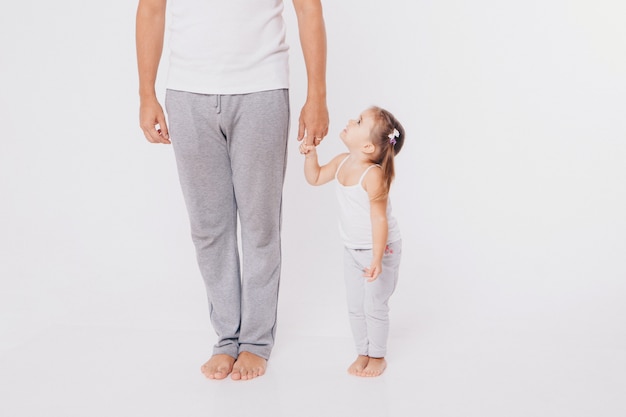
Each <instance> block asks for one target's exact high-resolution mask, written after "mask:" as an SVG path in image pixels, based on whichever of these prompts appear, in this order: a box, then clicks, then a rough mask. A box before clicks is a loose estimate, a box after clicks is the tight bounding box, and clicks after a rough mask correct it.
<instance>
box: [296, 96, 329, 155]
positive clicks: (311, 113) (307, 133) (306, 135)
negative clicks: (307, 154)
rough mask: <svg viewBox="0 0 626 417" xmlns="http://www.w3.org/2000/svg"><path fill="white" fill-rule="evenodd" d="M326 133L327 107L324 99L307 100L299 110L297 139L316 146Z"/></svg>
mask: <svg viewBox="0 0 626 417" xmlns="http://www.w3.org/2000/svg"><path fill="white" fill-rule="evenodd" d="M327 134H328V108H327V107H326V101H325V100H311V99H309V100H307V101H306V103H304V106H303V107H302V110H301V112H300V119H299V121H298V140H299V141H300V140H303V139H304V144H305V145H307V146H311V145H314V146H317V145H319V144H320V143H321V142H322V139H324V137H325V136H326V135H327Z"/></svg>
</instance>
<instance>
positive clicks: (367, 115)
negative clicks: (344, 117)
mask: <svg viewBox="0 0 626 417" xmlns="http://www.w3.org/2000/svg"><path fill="white" fill-rule="evenodd" d="M373 127H374V117H373V115H372V113H371V111H365V112H363V113H361V115H360V116H359V118H358V119H356V120H349V121H348V125H347V126H346V128H345V129H343V130H342V131H341V133H340V134H339V137H340V138H341V140H342V141H343V143H344V144H345V145H346V146H347V147H348V149H349V150H353V149H360V148H362V147H363V146H364V145H367V144H368V143H371V142H372V141H371V134H372V128H373Z"/></svg>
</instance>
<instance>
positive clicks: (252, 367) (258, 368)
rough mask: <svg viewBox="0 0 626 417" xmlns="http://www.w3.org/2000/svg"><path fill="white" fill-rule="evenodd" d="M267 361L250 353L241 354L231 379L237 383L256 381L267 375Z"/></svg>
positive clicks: (234, 366)
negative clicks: (239, 381)
mask: <svg viewBox="0 0 626 417" xmlns="http://www.w3.org/2000/svg"><path fill="white" fill-rule="evenodd" d="M265 368H267V361H266V360H265V359H263V358H262V357H260V356H257V355H255V354H254V353H250V352H241V353H240V354H239V357H238V358H237V360H236V361H235V364H234V365H233V371H232V374H231V375H230V377H231V378H232V379H234V380H235V381H238V380H244V381H245V380H248V379H254V378H256V377H259V376H262V375H263V374H265Z"/></svg>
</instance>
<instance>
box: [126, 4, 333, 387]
mask: <svg viewBox="0 0 626 417" xmlns="http://www.w3.org/2000/svg"><path fill="white" fill-rule="evenodd" d="M166 3H167V0H139V5H138V9H137V26H136V29H137V33H136V40H137V62H138V69H139V95H140V102H141V104H140V125H141V128H142V130H143V133H144V135H145V136H146V139H147V140H148V141H149V142H152V143H166V144H169V143H172V145H173V149H174V154H175V157H176V164H177V167H178V174H179V179H180V184H181V189H182V193H183V197H184V199H185V203H186V206H187V211H188V214H189V222H190V227H191V235H192V239H193V242H194V244H195V247H196V255H197V260H198V265H199V269H200V272H201V274H202V277H203V280H204V283H205V286H206V291H207V297H208V302H209V311H210V317H211V323H212V326H213V329H214V330H215V332H216V334H217V343H216V344H215V346H214V347H213V352H212V356H211V358H210V359H209V360H208V361H207V362H206V363H205V364H204V365H203V366H202V372H203V373H204V374H205V375H206V376H207V377H208V378H211V379H223V378H226V376H228V375H229V374H230V375H231V378H232V379H235V380H240V379H243V380H245V379H252V378H255V377H257V376H260V375H263V374H264V372H265V369H266V366H267V360H268V358H269V356H270V353H271V350H272V347H273V345H274V336H275V329H276V311H277V299H278V284H279V279H280V267H281V258H280V256H281V250H280V249H281V248H280V219H281V202H282V187H283V180H284V174H285V163H286V157H287V137H288V133H289V117H290V116H289V114H290V113H289V90H288V88H289V67H288V45H287V43H286V39H285V33H286V31H285V22H284V20H283V8H284V4H283V0H226V1H218V0H170V1H169V4H166ZM293 5H294V8H295V12H296V15H297V20H298V29H299V34H300V43H301V46H302V51H303V54H304V60H305V64H306V72H307V99H306V102H305V104H304V106H303V107H302V110H301V112H300V118H299V128H298V140H304V141H305V142H306V143H307V144H315V145H317V144H319V142H320V141H321V140H322V138H323V137H324V136H326V134H327V132H328V110H327V106H326V35H325V25H324V18H323V12H322V5H321V1H320V0H293ZM166 6H167V7H166ZM166 9H167V11H168V12H169V13H168V14H167V22H168V29H169V35H170V37H169V51H170V55H169V69H168V74H167V91H166V97H165V106H166V110H167V121H166V118H165V114H164V112H163V109H162V107H161V105H160V104H159V102H158V100H157V96H156V92H155V81H156V77H157V72H158V66H159V61H160V58H161V53H162V50H163V40H164V33H165V26H166V25H165V22H166ZM238 223H239V224H240V226H241V231H240V234H241V242H238V230H237V228H238ZM239 245H240V246H241V250H242V253H241V261H240V253H239V250H238V247H239Z"/></svg>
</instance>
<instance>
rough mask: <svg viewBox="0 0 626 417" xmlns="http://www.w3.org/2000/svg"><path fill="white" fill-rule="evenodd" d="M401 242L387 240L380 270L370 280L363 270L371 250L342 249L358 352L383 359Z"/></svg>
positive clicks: (350, 316)
mask: <svg viewBox="0 0 626 417" xmlns="http://www.w3.org/2000/svg"><path fill="white" fill-rule="evenodd" d="M401 257H402V241H401V240H399V241H397V242H393V243H390V244H389V245H388V247H387V250H386V251H385V255H384V256H383V271H382V273H381V274H380V275H379V276H378V278H376V279H375V280H374V281H372V282H367V278H364V277H363V270H364V269H365V268H367V267H369V266H370V263H371V261H372V250H371V249H348V248H346V249H345V252H344V278H345V281H346V295H347V300H348V316H349V318H350V327H351V328H352V336H353V337H354V344H355V346H356V351H357V354H359V355H364V356H369V357H372V358H382V357H384V356H385V355H386V353H387V337H388V335H389V298H390V297H391V294H393V292H394V290H395V288H396V284H397V282H398V270H399V268H400V258H401Z"/></svg>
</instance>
